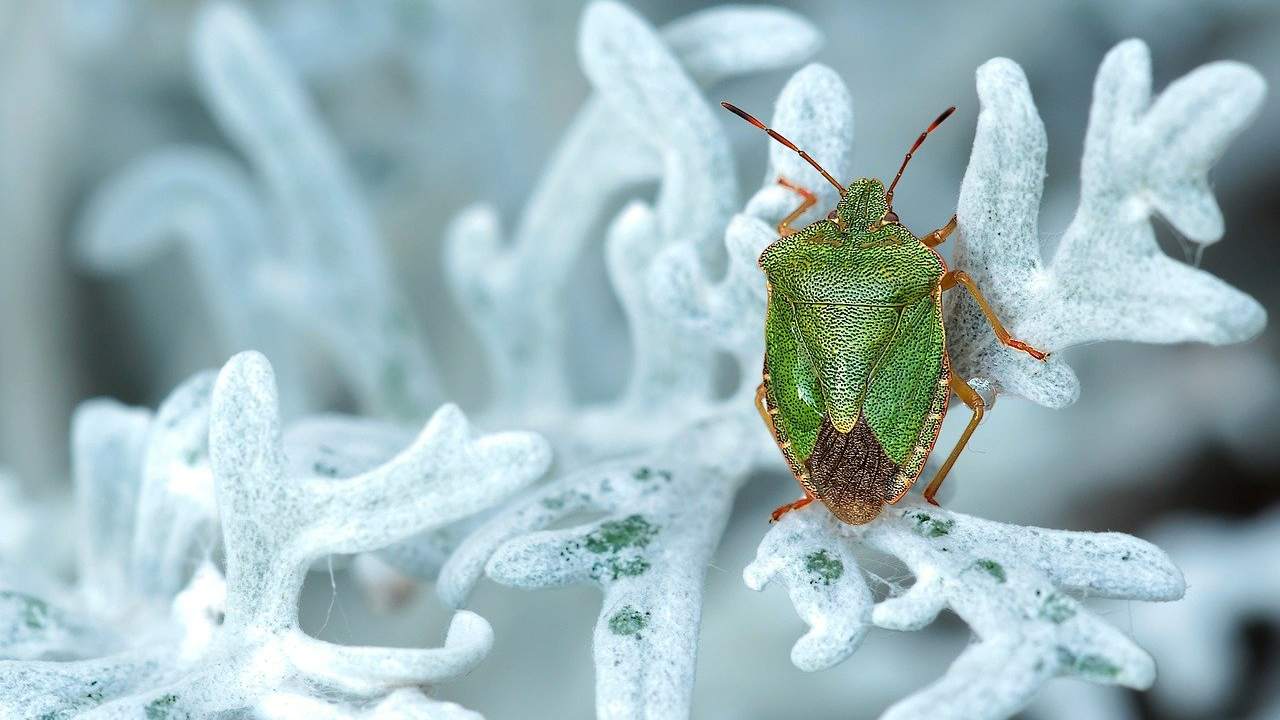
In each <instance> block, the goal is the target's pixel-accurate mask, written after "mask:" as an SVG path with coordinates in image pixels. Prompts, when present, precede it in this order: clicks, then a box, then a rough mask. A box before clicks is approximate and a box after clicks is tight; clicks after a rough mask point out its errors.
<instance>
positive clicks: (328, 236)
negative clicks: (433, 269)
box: [77, 3, 440, 422]
mask: <svg viewBox="0 0 1280 720" xmlns="http://www.w3.org/2000/svg"><path fill="white" fill-rule="evenodd" d="M191 55H192V62H193V65H194V77H195V80H196V86H197V88H198V89H199V91H200V94H201V96H202V97H203V99H204V100H205V102H206V103H207V104H208V105H209V108H210V110H211V111H212V112H213V115H214V118H215V119H216V120H217V121H218V123H219V125H220V126H221V127H222V129H223V130H224V131H225V132H226V133H227V135H228V137H229V138H230V140H231V141H233V142H234V143H235V145H236V146H237V147H238V149H240V150H241V151H242V152H243V153H244V155H245V156H246V157H247V158H248V159H249V160H250V162H251V163H252V164H253V169H254V171H255V175H254V177H252V178H250V177H248V176H246V174H245V172H244V171H243V170H242V169H241V167H240V166H239V164H238V163H237V162H236V161H235V160H234V159H232V158H230V157H228V155H227V153H224V152H222V151H219V150H215V149H212V148H204V147H196V146H177V147H173V148H167V149H163V150H160V151H158V152H156V153H154V154H152V155H149V156H147V157H144V158H143V159H141V160H139V161H137V162H136V163H135V164H133V165H131V166H129V167H127V168H125V169H124V170H123V171H122V172H121V173H120V174H119V175H118V176H117V177H114V178H112V179H110V180H109V181H108V182H107V183H106V184H105V185H104V186H103V187H102V188H101V189H100V190H99V191H98V192H97V193H96V195H95V196H94V198H93V200H92V202H91V205H90V208H89V210H88V212H87V213H86V217H85V219H84V220H83V222H82V223H81V225H82V227H81V233H80V237H79V242H78V247H77V249H78V253H79V255H80V258H81V259H82V261H83V262H84V263H85V264H86V265H87V266H88V267H90V268H92V269H95V270H98V271H101V272H111V273H122V272H125V271H127V270H129V269H130V268H132V267H134V266H137V265H140V264H142V263H144V262H146V261H147V260H149V259H150V258H151V257H152V256H154V255H155V254H157V253H158V252H159V251H160V250H161V249H162V248H163V246H164V245H165V244H166V243H170V242H181V243H182V244H184V245H185V246H186V247H187V250H188V252H189V253H190V255H191V259H192V266H193V268H194V270H195V274H196V278H197V279H198V281H199V282H200V284H201V289H202V291H203V293H204V295H205V299H206V301H207V303H208V305H209V307H210V309H211V311H212V313H213V315H214V319H215V320H216V321H217V324H218V326H219V327H218V329H219V330H220V331H221V333H222V335H223V340H224V343H225V345H224V346H225V347H230V348H232V349H245V348H254V349H258V350H260V351H262V352H264V353H266V354H267V356H268V357H269V358H271V360H272V362H274V363H275V364H276V365H277V366H279V367H282V368H285V369H286V372H285V377H284V380H285V381H287V382H288V383H290V384H289V385H287V386H286V387H285V391H286V392H285V393H284V395H285V400H286V402H287V403H288V404H289V406H290V407H307V406H308V404H309V402H308V401H310V403H314V402H315V401H317V400H320V399H322V398H309V397H306V395H307V393H306V392H305V391H304V389H303V388H304V387H305V384H304V383H302V382H301V381H302V380H304V377H303V373H302V370H303V368H304V367H305V363H304V362H303V361H302V357H303V355H304V354H305V352H306V351H307V350H308V348H309V347H310V344H309V343H308V340H318V341H319V342H320V343H321V345H322V347H323V348H324V350H325V352H326V353H327V354H328V355H329V356H330V357H331V358H332V359H333V361H334V363H335V365H336V367H337V368H338V370H339V371H340V372H341V373H342V374H343V376H344V377H345V379H346V380H347V382H348V384H349V385H350V387H351V389H352V391H353V392H354V393H355V394H356V396H357V398H358V399H359V400H360V401H361V404H362V406H363V407H364V408H365V409H366V410H368V411H369V412H372V413H375V414H378V415H381V416H385V417H392V418H396V419H399V420H402V421H406V422H418V421H420V420H422V419H423V418H425V417H426V416H427V414H428V413H429V412H430V410H431V408H433V407H434V406H435V405H436V404H437V403H438V402H439V398H440V390H439V388H438V387H437V386H436V378H435V373H434V371H433V369H432V364H431V362H430V360H429V354H428V348H427V346H426V341H425V339H424V338H423V336H422V334H421V333H419V332H418V331H417V330H416V326H415V325H414V321H413V318H412V316H411V315H410V314H409V311H408V309H407V307H406V306H405V304H404V301H403V299H402V297H401V295H400V294H399V293H398V292H397V291H396V289H395V288H396V283H395V282H394V281H393V275H392V272H391V269H390V268H389V267H388V262H387V259H386V258H385V257H384V255H383V250H382V248H381V240H380V238H379V237H378V233H377V229H376V226H375V224H374V221H373V218H372V217H371V216H370V213H369V210H368V208H367V207H366V204H365V201H364V200H363V199H362V198H361V197H360V193H359V191H358V189H357V188H356V186H355V182H354V180H353V178H352V177H351V173H350V171H349V170H348V169H347V168H346V165H345V163H344V161H343V160H342V158H341V155H340V153H339V151H338V149H337V148H336V147H335V146H334V142H333V140H332V139H331V138H330V137H329V135H328V133H327V131H326V129H325V128H324V127H323V125H322V123H321V122H320V119H319V118H318V117H317V114H316V111H315V110H314V108H313V107H312V104H311V101H310V99H309V98H308V97H307V96H306V94H305V93H304V92H303V88H302V85H301V82H300V81H299V80H298V78H297V77H296V74H295V73H294V72H292V71H291V70H290V69H289V68H288V67H286V66H285V64H284V63H283V62H281V61H280V60H279V58H278V57H277V55H276V53H275V52H274V51H273V50H272V49H271V48H270V47H269V45H268V43H267V41H266V39H265V38H264V37H263V35H262V32H261V31H260V30H259V29H258V28H257V26H256V25H255V24H254V22H253V20H252V19H251V18H250V17H249V15H248V14H247V13H246V12H245V11H244V10H242V9H240V8H238V7H236V6H233V5H228V4H221V3H215V4H212V5H210V6H209V7H207V8H204V9H203V10H201V12H200V13H199V14H198V15H197V18H196V21H195V27H194V30H193V39H192V51H191Z"/></svg>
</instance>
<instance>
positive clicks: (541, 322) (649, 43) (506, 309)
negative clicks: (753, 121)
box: [446, 3, 819, 416]
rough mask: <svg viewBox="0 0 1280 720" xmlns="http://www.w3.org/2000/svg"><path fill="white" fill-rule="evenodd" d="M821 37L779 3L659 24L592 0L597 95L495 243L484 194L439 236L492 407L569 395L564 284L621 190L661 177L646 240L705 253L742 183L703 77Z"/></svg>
mask: <svg viewBox="0 0 1280 720" xmlns="http://www.w3.org/2000/svg"><path fill="white" fill-rule="evenodd" d="M628 32H633V33H635V34H634V35H633V36H628V35H627V33H628ZM818 43H819V36H818V34H817V33H816V31H815V30H814V29H813V27H812V26H810V25H809V24H808V23H806V22H805V21H803V20H801V19H800V18H798V17H796V16H795V15H793V14H791V13H789V12H786V11H782V10H777V9H773V8H717V9H711V10H706V11H703V12H700V13H696V14H694V15H691V16H689V17H687V18H684V19H682V20H679V21H677V22H675V23H673V24H672V25H671V26H670V27H668V28H667V29H666V30H664V31H663V33H662V35H661V37H658V36H656V34H655V32H654V31H653V30H652V29H650V28H646V27H645V26H644V23H643V21H642V20H640V19H639V18H636V17H634V16H633V14H632V13H631V12H630V11H629V10H627V9H625V8H624V7H622V6H620V5H615V4H612V3H597V4H594V5H591V6H590V7H589V8H588V10H587V12H586V14H585V16H584V19H583V30H582V33H581V41H580V50H581V54H582V60H583V68H584V70H585V71H586V74H587V76H588V78H589V79H591V80H592V82H593V84H594V85H595V91H596V96H595V97H593V98H591V99H590V100H588V102H587V103H586V105H585V106H584V107H583V108H582V110H581V111H579V113H578V116H577V117H576V118H575V120H574V122H573V124H572V125H571V126H570V129H569V131H568V133H567V134H566V136H565V138H564V140H563V141H562V143H561V145H560V148H559V149H558V150H557V152H556V154H555V156H554V157H553V159H552V160H551V163H550V165H549V167H548V169H547V171H546V172H545V173H544V175H543V177H542V178H541V180H540V182H539V183H538V185H537V187H536V189H535V190H534V192H533V193H532V195H531V197H530V200H529V203H528V204H527V205H526V207H525V210H524V212H523V214H522V216H521V219H520V222H519V225H518V226H517V229H516V231H515V233H514V235H513V238H512V239H511V241H510V242H509V243H505V244H504V243H503V242H502V240H501V231H500V228H499V224H498V220H497V218H496V216H495V215H494V213H493V212H492V211H491V210H489V209H487V208H484V207H477V208H473V209H471V210H469V211H467V212H465V213H464V214H462V215H461V216H460V217H459V218H458V219H457V220H456V221H455V222H454V223H453V225H452V227H451V229H450V232H449V233H448V234H447V237H446V253H447V263H448V269H449V272H448V278H449V280H450V283H451V285H452V289H453V292H454V294H455V295H456V296H457V298H458V300H459V304H460V306H461V307H462V308H463V312H464V313H465V314H466V316H467V318H468V320H469V321H470V322H471V323H472V325H473V326H474V327H475V329H476V331H477V332H478V333H479V334H480V336H481V338H482V339H483V340H484V342H485V344H486V348H487V350H488V358H489V362H490V365H491V367H492V370H493V374H494V382H493V387H494V397H495V400H496V402H497V404H498V405H499V408H498V410H496V411H495V412H500V414H502V415H505V416H509V414H510V413H511V412H520V411H523V412H525V413H528V414H530V415H536V414H540V413H541V414H554V413H555V412H556V411H557V410H558V409H562V408H563V407H564V406H565V403H567V402H568V391H567V385H566V382H567V378H566V375H565V367H564V359H563V357H562V353H563V348H564V341H563V337H564V327H563V321H562V317H563V313H562V312H561V311H560V301H561V300H562V297H561V294H562V292H563V290H564V288H565V286H566V285H567V284H568V283H569V282H571V281H572V277H571V276H570V272H571V270H572V268H573V262H574V259H575V258H576V257H577V256H578V255H579V254H581V252H582V250H583V246H584V245H585V244H586V243H587V242H588V241H590V240H591V239H592V237H593V233H594V231H595V229H596V227H597V226H598V225H599V223H600V221H601V219H602V215H603V213H604V211H605V210H606V208H607V206H608V203H609V202H610V201H611V200H612V199H613V198H614V197H615V196H616V194H617V193H618V192H619V191H621V190H622V189H624V188H626V187H628V186H632V185H635V184H637V183H642V182H646V181H653V180H656V179H659V178H661V179H662V188H661V190H660V191H659V196H658V199H657V203H656V206H655V212H656V213H657V215H658V224H659V226H660V228H661V231H662V235H661V239H660V240H659V241H658V243H657V244H656V245H655V243H654V241H653V240H650V242H649V246H650V248H653V247H661V244H662V243H665V242H676V241H687V242H690V243H693V244H695V245H697V246H698V247H699V252H701V253H704V254H706V255H711V254H713V251H714V247H713V245H712V243H713V241H714V238H716V237H717V236H718V234H719V232H720V231H721V229H722V228H723V223H724V221H725V220H726V219H727V218H728V216H729V214H730V213H731V208H732V207H733V204H734V201H735V197H734V196H735V192H736V191H735V189H734V187H735V183H734V179H733V178H734V174H733V172H732V164H731V160H730V158H729V154H728V145H727V143H726V141H725V139H724V137H723V136H722V134H721V133H720V131H719V126H718V124H717V123H716V121H715V120H714V117H713V112H712V109H711V107H710V106H709V105H708V103H707V102H706V100H705V99H704V98H703V97H702V96H701V94H700V93H699V92H698V90H697V87H698V85H709V84H712V83H715V82H718V81H720V80H724V79H726V78H730V77H734V76H737V75H743V74H749V73H755V72H760V71H764V70H772V69H776V68H778V67H785V66H787V65H791V64H794V63H797V62H799V61H801V60H803V59H804V58H805V57H807V56H808V55H810V54H811V53H813V52H814V51H815V50H816V48H817V45H818ZM762 48H767V51H765V52H761V49H762ZM566 204H568V205H570V206H572V212H565V207H566ZM642 251H643V248H636V249H635V250H634V251H633V252H632V253H631V254H632V255H634V254H635V253H638V252H642ZM636 259H642V258H636ZM634 273H635V267H634V266H632V267H630V268H628V269H627V270H626V274H628V275H633V274H634ZM636 329H637V328H635V327H634V325H633V327H632V330H633V331H635V330H636ZM654 345H655V347H658V346H660V345H661V342H660V341H658V342H655V343H654ZM689 349H690V351H693V348H689ZM664 354H665V355H666V356H668V357H672V356H675V355H677V353H675V352H666V351H664ZM639 357H640V358H641V361H644V358H645V355H644V353H643V350H641V351H640V355H639ZM649 361H651V362H659V361H660V358H649ZM683 365H684V368H683V369H682V370H677V371H676V372H677V373H680V374H696V376H695V377H692V378H687V379H682V380H684V381H685V382H689V383H690V385H693V386H701V385H702V384H704V383H705V382H706V380H705V377H706V374H707V369H706V367H705V363H699V362H687V363H683ZM530 378H536V379H537V382H529V379H530ZM673 390H675V391H677V392H678V391H679V388H673Z"/></svg>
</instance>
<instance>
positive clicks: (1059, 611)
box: [1040, 592, 1076, 625]
mask: <svg viewBox="0 0 1280 720" xmlns="http://www.w3.org/2000/svg"><path fill="white" fill-rule="evenodd" d="M1075 615H1076V608H1075V603H1073V602H1072V601H1071V598H1069V597H1067V596H1066V595H1063V594H1062V593H1057V592H1055V593H1049V597H1047V598H1045V599H1044V604H1043V605H1041V606H1040V617H1042V618H1044V619H1045V620H1048V621H1049V622H1051V623H1053V624H1055V625H1061V624H1062V623H1064V622H1066V621H1068V620H1070V619H1071V618H1073V617H1075Z"/></svg>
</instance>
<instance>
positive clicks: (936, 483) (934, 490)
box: [924, 373, 987, 505]
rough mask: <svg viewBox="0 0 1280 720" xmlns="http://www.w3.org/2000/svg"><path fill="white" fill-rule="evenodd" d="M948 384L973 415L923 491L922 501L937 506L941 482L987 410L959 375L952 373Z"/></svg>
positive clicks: (983, 402) (979, 396) (984, 403)
mask: <svg viewBox="0 0 1280 720" xmlns="http://www.w3.org/2000/svg"><path fill="white" fill-rule="evenodd" d="M950 382H951V392H953V393H955V394H956V397H958V398H960V401H961V402H963V403H964V404H965V405H967V406H968V407H969V409H970V410H972V411H973V415H971V416H970V417H969V424H968V425H966V426H965V428H964V432H963V433H961V434H960V439H959V440H957V441H956V445H955V447H953V448H951V454H950V455H948V456H947V459H946V461H945V462H943V463H942V467H940V468H938V472H937V473H936V474H935V475H934V476H933V480H930V481H929V486H928V487H926V488H925V489H924V499H925V500H928V501H929V502H930V503H931V504H933V505H937V504H938V501H937V500H934V499H933V497H934V496H935V495H937V494H938V488H940V487H942V481H943V480H946V479H947V473H949V472H951V466H952V465H955V464H956V459H957V458H959V457H960V453H962V452H964V449H965V446H967V445H968V444H969V437H970V436H972V435H973V431H974V430H976V429H977V427H978V423H980V422H982V416H983V415H984V414H985V413H986V410H987V403H986V401H985V400H983V399H982V396H981V395H979V394H978V391H977V390H974V389H973V387H972V386H970V385H969V383H967V382H965V381H964V380H963V379H962V378H961V377H960V376H959V375H956V374H954V373H953V374H952V375H951V381H950Z"/></svg>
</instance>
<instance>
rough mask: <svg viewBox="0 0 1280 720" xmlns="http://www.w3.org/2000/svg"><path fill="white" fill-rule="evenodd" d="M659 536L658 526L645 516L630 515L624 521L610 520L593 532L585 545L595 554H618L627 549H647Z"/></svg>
mask: <svg viewBox="0 0 1280 720" xmlns="http://www.w3.org/2000/svg"><path fill="white" fill-rule="evenodd" d="M657 534H658V528H657V526H655V525H653V524H651V523H650V522H649V521H648V520H645V519H644V516H642V515H630V516H628V517H626V518H623V519H622V520H610V521H609V522H607V523H604V524H602V525H601V526H600V527H598V528H596V529H595V530H593V531H591V533H590V534H589V535H587V537H586V539H585V544H586V546H587V549H588V550H590V551H591V552H593V553H617V552H620V551H622V550H624V549H626V548H642V547H647V546H648V545H649V541H651V540H653V538H654V536H656V535H657Z"/></svg>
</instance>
